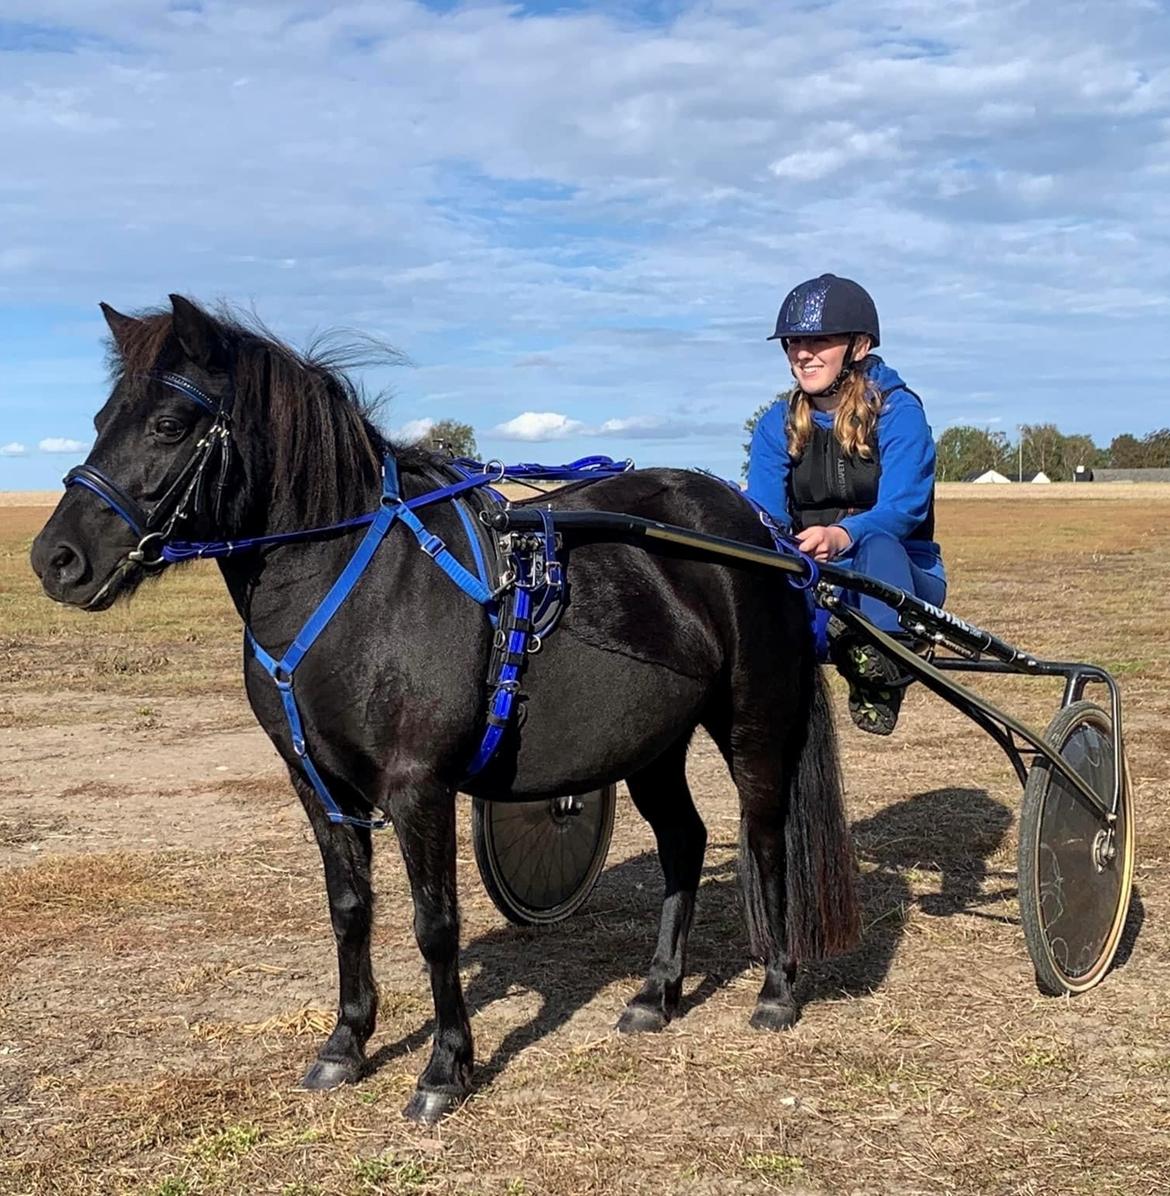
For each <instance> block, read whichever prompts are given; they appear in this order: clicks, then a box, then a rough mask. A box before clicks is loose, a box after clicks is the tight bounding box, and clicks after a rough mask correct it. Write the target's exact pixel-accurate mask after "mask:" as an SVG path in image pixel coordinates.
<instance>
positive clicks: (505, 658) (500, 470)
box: [65, 373, 633, 830]
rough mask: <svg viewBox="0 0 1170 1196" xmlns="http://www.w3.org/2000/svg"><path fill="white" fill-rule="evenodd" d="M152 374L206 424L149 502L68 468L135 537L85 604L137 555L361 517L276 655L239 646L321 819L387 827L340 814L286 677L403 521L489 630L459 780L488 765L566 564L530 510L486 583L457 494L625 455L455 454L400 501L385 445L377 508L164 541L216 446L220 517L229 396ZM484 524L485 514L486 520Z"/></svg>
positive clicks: (551, 476) (574, 476)
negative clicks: (509, 461)
mask: <svg viewBox="0 0 1170 1196" xmlns="http://www.w3.org/2000/svg"><path fill="white" fill-rule="evenodd" d="M153 377H155V378H156V379H157V380H158V381H159V382H162V383H163V384H164V385H166V386H169V387H171V388H172V389H174V390H177V391H179V392H181V393H182V394H184V395H185V396H186V397H187V398H189V399H191V400H193V401H194V402H196V403H198V404H199V406H201V407H202V408H203V409H204V410H205V411H206V412H208V414H210V415H211V416H212V417H213V418H212V423H211V426H210V427H209V428H208V430H207V432H206V433H204V435H203V436H202V437H201V438H200V439H199V440H198V441H197V442H196V444H195V446H194V449H193V450H192V452H191V455H190V456H189V457H188V459H187V461H186V462H185V463H184V465H183V467H182V468H181V469H180V470H179V473H178V475H177V476H176V478H175V480H174V481H173V482H172V483H171V484H170V486H168V487H167V490H166V492H165V493H164V494H163V496H162V498H160V499H159V501H158V502H157V503H155V504H154V507H153V508H152V509H151V510H149V511H148V510H146V509H145V508H143V506H142V505H141V504H140V503H139V502H138V501H137V500H136V499H134V498H133V497H131V495H129V494H128V493H127V492H126V491H125V490H124V489H123V488H122V487H121V486H120V485H119V484H118V483H117V482H115V481H114V480H113V479H112V478H110V477H108V476H107V475H106V474H104V473H102V471H101V470H99V469H98V468H97V467H96V466H93V465H79V466H77V467H76V468H74V469H71V470H70V471H69V473H68V474H67V475H66V477H65V485H66V486H67V487H68V486H82V487H84V488H85V489H87V490H90V491H91V492H92V493H94V494H96V495H97V496H98V498H100V499H101V500H102V501H103V502H104V503H105V504H106V505H107V506H108V507H110V508H111V510H113V511H114V512H115V513H116V514H117V515H119V516H120V517H121V518H122V519H123V520H124V521H125V523H126V524H127V525H128V526H129V527H130V529H131V530H132V531H133V532H134V534H135V535H136V536H138V537H139V540H138V545H137V547H135V548H134V549H132V550H131V551H130V552H128V553H127V554H126V556H125V557H124V558H123V559H122V560H121V561H119V562H118V564H117V565H116V566H115V567H114V569H113V570H112V571H111V573H110V576H109V577H108V578H107V579H106V582H105V584H104V585H103V586H102V587H101V589H100V590H99V591H98V592H97V594H96V595H95V596H94V597H93V598H91V599H90V602H89V605H91V606H92V605H94V604H96V603H97V602H99V601H100V600H101V599H102V598H104V597H105V595H106V594H107V593H108V592H109V589H110V587H111V586H112V585H113V584H114V583H115V581H116V580H117V579H118V578H119V577H120V576H121V575H122V573H123V572H125V570H126V569H128V568H130V567H131V566H132V565H141V566H142V567H143V568H146V569H162V568H165V567H166V566H167V565H169V564H173V563H176V562H179V561H187V560H193V559H199V558H221V557H227V556H233V555H235V554H236V553H239V552H251V551H256V550H257V549H260V548H264V547H271V546H277V545H282V544H293V543H298V542H304V541H308V540H320V539H325V538H327V537H328V536H331V535H334V534H336V533H339V532H343V531H347V530H350V529H353V528H358V527H365V528H366V529H367V530H366V534H365V535H364V536H363V537H362V540H361V543H360V544H359V545H358V547H357V548H356V549H355V550H354V553H353V555H352V556H351V557H350V559H349V561H348V563H347V564H346V566H345V568H344V569H343V570H342V572H341V574H340V575H339V576H338V578H337V580H336V581H335V582H334V583H333V585H332V586H331V587H330V589H329V592H328V593H327V594H326V595H325V597H324V598H323V599H322V600H321V602H320V603H319V604H318V606H317V608H316V610H314V611H313V613H312V614H311V615H310V616H309V618H308V620H307V621H306V623H305V625H304V626H303V627H302V628H301V630H300V632H298V634H297V636H296V638H295V639H294V640H293V642H292V644H291V645H290V646H289V648H288V650H287V651H286V652H285V653H284V655H283V656H282V657H281V658H280V659H279V660H277V659H276V658H275V657H273V656H272V655H271V654H270V653H269V652H267V651H266V650H265V649H264V648H263V647H262V646H261V645H260V644H259V643H258V642H257V640H256V638H255V636H253V634H252V631H251V629H250V628H248V627H245V629H244V635H245V643H246V645H247V647H248V649H249V650H250V651H251V653H252V654H253V656H255V658H256V660H257V662H258V663H259V664H260V665H261V666H262V667H263V668H264V670H265V671H266V672H267V673H268V675H269V676H270V677H271V678H272V680H273V683H274V684H275V685H276V688H277V691H278V693H279V695H280V700H281V705H282V706H283V708H284V714H285V719H286V721H287V723H288V728H289V735H290V737H291V741H292V749H293V752H294V753H295V755H296V756H297V758H298V759H299V761H300V764H301V769H302V771H303V773H304V775H305V777H306V778H307V780H308V781H309V783H310V784H311V785H312V787H313V790H314V792H315V793H316V794H317V797H318V799H319V800H320V802H321V805H322V807H323V808H324V810H325V813H326V816H327V817H328V819H329V821H330V822H333V823H340V824H344V825H347V826H356V827H362V828H366V829H370V830H378V829H381V828H383V827H385V826H388V825H389V820H388V819H385V818H356V817H354V816H353V815H350V814H346V813H344V812H343V811H342V810H341V808H340V807H339V806H338V805H337V802H336V801H335V800H334V798H333V796H332V794H331V793H330V791H329V787H328V785H327V784H326V783H325V780H324V778H323V777H322V776H321V773H320V771H319V770H318V768H317V766H316V765H315V764H314V762H313V759H312V756H311V755H310V752H309V747H308V744H307V742H306V739H305V733H304V726H303V722H302V720H301V715H300V709H299V707H298V705H297V700H296V696H295V694H294V691H293V675H294V673H295V672H296V668H297V666H298V665H299V664H300V663H301V661H302V660H303V659H304V657H305V655H306V654H307V653H308V651H309V650H310V648H312V646H313V644H314V642H315V641H316V640H317V637H318V636H319V635H320V634H321V632H322V631H324V630H325V628H326V627H327V626H328V624H329V622H330V620H331V619H332V618H333V616H334V615H335V614H336V613H337V611H338V610H339V609H340V608H341V605H342V604H343V603H344V602H345V600H346V598H347V597H348V596H349V594H350V592H351V591H352V590H353V588H354V586H355V585H356V584H357V583H358V581H359V579H360V578H361V576H362V574H363V573H364V572H365V570H366V568H367V566H368V565H369V564H370V562H371V561H372V560H373V558H374V555H375V553H376V552H377V550H378V548H379V546H380V545H381V543H382V541H383V540H384V539H385V537H386V534H387V533H388V532H389V531H390V529H391V527H393V525H394V524H395V523H401V524H404V525H405V526H406V528H407V529H408V530H409V531H410V532H411V534H412V535H413V536H414V538H415V539H416V540H417V541H418V546H419V548H420V550H421V551H423V552H424V553H426V555H427V556H429V557H430V558H431V559H432V560H433V561H434V562H435V564H436V565H438V567H439V568H440V569H442V570H443V572H444V573H446V574H447V576H448V577H449V578H450V579H451V580H452V581H453V582H454V583H455V584H456V585H457V586H458V587H459V589H460V590H462V591H463V592H464V593H465V594H467V595H468V597H470V598H471V599H472V600H473V601H474V602H476V603H477V604H478V605H479V606H481V607H482V608H483V609H484V610H485V612H486V613H487V615H488V617H489V619H491V621H492V624H493V626H495V628H496V632H495V638H494V641H493V649H492V654H491V661H490V663H489V668H488V691H489V697H488V703H487V718H486V727H485V729H484V732H483V735H482V737H481V741H480V745H479V748H478V749H477V751H476V752H475V755H474V756H473V758H472V760H471V763H470V766H469V768H468V772H467V777H465V778H464V779H465V780H466V779H468V778H470V777H472V776H475V775H476V774H477V773H478V772H480V771H481V770H482V769H483V768H485V767H486V766H487V764H488V763H489V762H490V761H491V759H492V757H493V755H494V754H495V751H496V748H497V747H498V746H499V744H500V741H501V740H502V739H503V736H504V734H505V732H506V730H507V728H508V725H509V723H510V721H511V715H512V710H513V707H514V705H515V701H516V696H517V692H518V690H519V684H520V675H521V673H522V671H523V667H524V661H525V658H526V656H527V655H528V654H529V653H531V652H535V651H538V650H539V648H540V644H541V635H542V634H547V633H548V632H550V631H551V630H552V628H553V627H554V626H555V625H556V623H557V621H558V619H559V617H560V613H561V609H562V607H563V600H564V595H565V586H564V576H563V568H562V565H561V562H560V560H559V558H558V556H557V537H556V535H555V532H554V530H553V520H552V516H551V514H550V513H549V512H547V511H539V512H538V513H539V516H540V521H541V529H540V532H539V533H538V534H535V535H531V534H530V535H514V536H508V537H504V538H503V542H502V543H499V548H500V549H501V550H502V552H503V555H504V557H505V558H506V560H507V562H508V567H507V568H506V569H503V570H502V574H501V576H500V577H499V579H498V584H493V582H494V580H495V579H493V578H492V577H491V576H489V573H488V567H487V563H486V561H485V558H484V554H483V551H482V549H481V547H480V545H479V541H478V537H477V534H476V529H475V525H474V524H473V522H472V519H471V517H470V516H469V515H468V513H467V509H466V504H465V502H464V501H461V499H462V496H463V495H464V494H466V493H467V492H469V491H471V490H474V489H477V488H484V489H485V490H486V491H487V493H488V494H489V495H490V496H491V498H492V499H493V500H494V501H495V502H496V503H503V501H504V499H503V497H502V496H501V495H500V494H498V493H497V492H496V491H494V490H492V489H490V485H491V483H493V482H498V481H501V480H502V479H503V478H504V477H506V476H509V477H510V476H515V477H516V478H518V479H525V478H526V479H529V480H536V479H539V480H542V481H595V480H598V479H600V478H603V477H609V476H612V475H614V474H618V473H624V472H626V471H627V470H629V469H631V468H633V462H632V461H622V462H615V461H613V460H611V459H610V458H609V457H601V456H591V457H582V458H580V459H579V460H576V461H573V462H571V463H569V464H568V465H560V466H548V465H536V464H531V463H524V464H520V465H516V466H513V467H508V466H504V465H503V464H501V463H498V462H492V463H489V464H487V465H482V464H481V463H480V462H478V461H472V460H471V459H469V458H455V459H453V460H452V461H451V463H450V464H451V466H452V468H454V469H455V471H456V472H457V473H459V474H461V475H462V476H461V477H460V479H459V480H458V481H456V482H452V483H449V484H448V485H443V486H438V487H436V488H435V489H433V490H429V491H427V492H426V493H424V494H420V495H416V496H415V497H414V498H410V499H405V498H403V497H402V495H401V491H400V487H399V481H398V463H397V461H396V459H395V458H394V455H393V454H392V453H387V454H386V456H385V458H384V459H383V462H382V495H381V499H380V502H379V505H378V509H377V510H375V511H370V512H367V513H366V514H363V515H357V516H355V517H353V518H351V519H345V520H341V521H340V522H337V523H331V524H327V525H325V526H323V527H314V528H304V529H299V530H297V531H292V532H279V533H274V534H271V535H266V536H254V537H250V538H246V539H239V540H215V541H185V540H172V539H171V534H172V532H173V531H174V529H175V527H176V526H177V525H178V524H179V523H180V522H181V521H182V520H184V519H187V518H189V517H190V516H191V515H193V514H198V513H199V511H200V510H201V498H202V492H203V480H204V477H205V475H206V473H207V471H208V469H209V468H210V465H211V462H212V460H213V458H214V456H215V455H216V453H217V452H218V454H219V459H220V460H219V464H220V469H219V480H218V484H217V488H216V495H215V501H214V506H213V512H214V516H215V518H217V519H218V516H219V511H220V507H221V503H222V499H223V492H224V488H225V483H226V474H227V469H228V465H229V463H230V454H231V448H232V443H231V427H230V401H229V399H228V398H225V399H222V400H220V401H219V402H218V403H217V402H215V400H213V399H211V398H209V397H208V396H207V395H206V394H204V393H203V392H202V391H201V390H200V389H199V388H198V387H197V386H195V384H194V383H192V382H191V381H189V380H188V379H187V378H184V377H182V376H181V375H179V374H170V373H162V374H155V375H153ZM176 495H177V496H178V497H177V499H175V496H176ZM172 499H175V501H174V505H173V507H172V506H171V505H170V504H171V502H172ZM444 501H451V502H453V503H454V504H455V509H456V511H457V512H458V514H459V517H460V521H461V523H462V525H463V528H464V531H465V532H466V534H467V538H468V541H469V543H470V545H471V551H472V555H473V557H474V561H475V567H476V573H472V572H471V571H470V570H469V569H467V568H465V567H464V566H463V565H462V564H461V563H460V562H459V561H458V560H457V559H456V557H455V556H454V554H453V553H452V552H451V551H450V549H449V548H448V547H447V545H446V543H445V542H444V541H443V540H442V538H441V537H439V536H437V535H435V534H434V533H432V532H430V531H428V530H427V528H426V527H425V526H424V524H423V523H422V521H421V520H420V519H419V517H418V516H417V515H416V514H415V513H414V512H415V510H416V509H417V508H421V507H425V506H429V505H431V504H433V503H438V502H444ZM192 504H194V505H192ZM482 522H484V523H485V524H486V522H487V521H486V520H483V521H482ZM151 545H155V546H156V550H157V555H154V556H148V555H147V548H148V546H151ZM477 574H478V575H477Z"/></svg>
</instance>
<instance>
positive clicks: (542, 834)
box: [471, 785, 617, 926]
mask: <svg viewBox="0 0 1170 1196" xmlns="http://www.w3.org/2000/svg"><path fill="white" fill-rule="evenodd" d="M616 805H617V786H616V785H606V786H604V787H603V788H601V789H594V790H593V791H592V792H590V793H580V794H576V795H574V796H571V797H555V798H552V799H551V800H545V801H534V802H492V801H481V800H480V799H479V798H476V799H475V800H474V802H473V803H472V812H471V835H472V840H473V842H474V844H475V862H476V863H477V864H478V865H479V874H480V876H481V877H482V878H483V884H484V888H486V889H487V891H488V896H489V897H491V899H492V901H494V902H495V905H496V908H497V909H498V910H499V911H500V913H502V914H503V915H504V917H506V918H507V919H508V920H509V921H511V922H517V923H519V924H520V925H521V926H539V925H542V924H546V923H549V922H559V921H561V920H562V919H563V918H567V917H568V916H569V915H570V914H572V913H574V912H576V910H578V909H579V908H580V907H581V906H582V905H583V904H584V903H585V900H586V899H587V898H588V896H589V894H590V893H591V892H592V891H593V886H594V885H595V884H596V883H597V878H598V877H599V876H600V875H601V869H602V868H603V867H604V866H605V854H606V852H607V851H608V850H609V839H610V835H612V834H613V812H614V808H615V806H616Z"/></svg>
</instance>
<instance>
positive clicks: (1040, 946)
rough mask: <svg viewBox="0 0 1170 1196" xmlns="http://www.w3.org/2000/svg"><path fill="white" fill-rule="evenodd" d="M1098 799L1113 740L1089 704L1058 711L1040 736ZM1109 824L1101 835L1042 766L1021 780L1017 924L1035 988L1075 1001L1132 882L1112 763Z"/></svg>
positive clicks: (1123, 911)
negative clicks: (1113, 807)
mask: <svg viewBox="0 0 1170 1196" xmlns="http://www.w3.org/2000/svg"><path fill="white" fill-rule="evenodd" d="M1044 737H1045V739H1046V740H1047V742H1048V743H1049V744H1050V745H1051V746H1052V747H1053V748H1054V749H1055V751H1056V752H1058V753H1059V754H1060V756H1061V757H1062V759H1064V760H1065V761H1066V762H1067V763H1068V764H1070V765H1071V766H1072V768H1073V770H1074V771H1075V772H1076V773H1077V775H1078V776H1080V777H1081V778H1082V779H1083V780H1085V781H1087V782H1088V783H1089V785H1090V786H1091V787H1092V789H1093V790H1094V792H1096V793H1098V794H1099V795H1100V796H1101V799H1102V801H1104V802H1105V803H1106V804H1109V803H1110V801H1111V797H1112V794H1113V732H1112V725H1111V722H1110V718H1109V715H1108V714H1106V713H1105V711H1104V710H1102V709H1101V708H1100V707H1099V706H1097V705H1095V704H1094V703H1092V702H1074V703H1073V704H1072V705H1071V706H1067V707H1065V708H1064V709H1063V710H1061V711H1060V712H1059V713H1058V714H1057V715H1056V717H1055V718H1054V719H1053V720H1052V722H1051V723H1050V724H1049V725H1048V730H1047V731H1046V732H1045V735H1044ZM1121 776H1122V791H1121V801H1120V803H1119V805H1118V810H1117V822H1116V823H1115V825H1114V827H1113V828H1112V830H1111V829H1110V828H1109V826H1108V825H1107V823H1106V822H1105V819H1104V818H1103V816H1102V814H1101V812H1100V811H1099V810H1095V809H1093V808H1092V807H1091V806H1090V805H1089V803H1088V802H1087V801H1086V800H1085V799H1084V798H1083V797H1082V796H1081V795H1080V794H1079V793H1077V791H1076V790H1075V789H1074V788H1073V786H1072V785H1071V784H1070V783H1069V782H1068V781H1066V780H1065V779H1064V778H1063V777H1062V776H1061V775H1060V774H1059V773H1058V772H1057V771H1056V770H1055V769H1054V768H1052V766H1051V765H1050V764H1049V763H1048V762H1047V761H1046V760H1045V759H1044V758H1043V757H1038V758H1037V759H1036V761H1035V763H1034V764H1033V765H1032V767H1031V769H1030V770H1029V772H1028V780H1027V783H1026V784H1025V786H1024V800H1023V805H1022V807H1021V810H1020V855H1019V877H1020V918H1021V921H1022V922H1023V925H1024V938H1025V940H1026V941H1027V944H1028V953H1029V954H1030V955H1031V956H1032V962H1033V964H1035V966H1036V983H1037V985H1038V986H1039V988H1040V990H1041V991H1042V992H1045V993H1049V994H1051V995H1053V996H1060V995H1063V994H1065V993H1082V992H1085V991H1086V990H1088V989H1090V988H1092V987H1093V986H1094V985H1095V984H1097V983H1099V982H1100V980H1101V978H1102V977H1103V976H1104V975H1105V973H1106V972H1108V970H1109V965H1110V964H1111V963H1112V962H1113V956H1114V955H1115V954H1116V952H1117V948H1118V945H1119V944H1120V942H1121V936H1122V931H1123V930H1124V928H1125V920H1126V915H1127V913H1128V912H1129V895H1130V888H1131V886H1132V883H1133V808H1132V803H1131V798H1130V789H1129V772H1128V769H1126V767H1125V762H1124V760H1123V761H1122V774H1121Z"/></svg>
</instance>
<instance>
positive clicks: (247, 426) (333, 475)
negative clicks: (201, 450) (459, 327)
mask: <svg viewBox="0 0 1170 1196" xmlns="http://www.w3.org/2000/svg"><path fill="white" fill-rule="evenodd" d="M200 310H201V311H202V312H203V314H204V315H205V316H206V318H207V319H208V320H209V321H210V322H211V323H212V324H213V325H214V326H215V330H216V332H217V334H218V336H219V338H220V341H221V342H222V344H223V346H224V348H225V350H226V356H227V358H228V360H230V362H231V363H232V364H231V374H232V378H233V383H234V386H235V399H234V403H233V425H234V429H233V430H234V433H235V436H236V438H237V440H238V441H239V442H240V448H241V450H242V452H243V455H244V456H245V457H248V456H250V454H251V453H252V452H253V451H254V450H255V448H256V447H257V446H258V445H259V444H260V443H261V442H262V443H263V444H264V445H265V446H266V450H267V454H268V467H269V470H268V472H269V474H270V485H271V496H270V498H271V500H272V501H273V502H279V503H285V502H287V503H290V504H291V505H292V506H293V507H294V508H295V510H296V513H297V517H298V518H301V519H304V520H307V521H309V522H311V523H323V522H329V521H333V520H336V519H341V518H344V517H346V516H347V515H352V514H356V513H358V512H359V511H360V510H363V509H365V508H366V507H367V506H368V498H367V494H368V492H369V490H370V488H371V487H373V486H376V484H377V482H378V479H379V476H380V471H381V463H382V459H383V457H384V455H385V454H386V453H387V452H393V453H394V455H395V457H396V458H397V459H398V461H399V469H400V471H402V472H406V473H414V472H422V471H423V470H425V469H427V468H428V467H430V468H433V467H434V466H435V465H436V464H438V462H439V458H438V457H436V456H435V455H434V454H432V453H430V452H428V451H427V450H425V449H422V448H419V447H416V446H413V445H408V446H400V445H396V444H392V443H391V442H390V441H389V440H388V439H387V437H386V436H385V435H384V433H383V432H382V431H381V430H380V429H379V428H378V426H377V424H376V422H375V420H376V416H377V413H378V410H379V408H380V407H381V405H382V400H383V396H380V395H379V396H374V397H372V398H371V397H369V396H367V395H366V393H365V392H364V390H363V389H362V387H361V385H360V384H359V383H357V382H355V381H354V380H353V378H351V377H350V375H349V372H348V371H351V370H354V369H356V368H359V367H363V366H370V365H374V364H400V363H401V362H402V361H403V357H402V354H400V353H399V352H397V351H396V350H395V349H393V348H391V347H390V346H389V345H387V344H384V343H383V342H380V341H377V340H375V339H373V338H369V337H360V336H354V335H352V334H351V335H347V336H344V337H343V336H342V335H340V334H338V333H328V334H325V335H322V336H319V337H317V338H315V340H314V341H313V342H312V344H310V346H309V347H308V348H307V349H305V350H304V351H301V350H297V349H294V348H293V347H292V346H290V345H288V344H286V343H285V342H284V341H282V340H280V339H279V338H278V337H276V336H274V335H273V334H272V333H271V332H270V331H269V330H268V329H267V328H266V327H264V325H263V324H261V323H260V322H259V321H258V320H257V319H255V317H252V316H247V315H244V314H242V313H239V312H237V311H235V310H233V309H231V308H229V307H227V306H221V307H219V308H218V309H217V311H216V312H214V313H212V312H209V311H207V310H206V309H203V308H201V309H200ZM180 357H181V350H180V348H179V345H178V341H177V339H176V337H175V336H174V332H173V326H172V313H171V312H170V311H169V310H165V309H155V310H151V311H147V312H143V313H140V314H139V315H138V316H137V323H136V324H135V325H134V326H133V328H132V330H131V331H130V332H129V333H128V334H127V335H125V336H120V337H119V344H118V345H115V346H113V347H112V349H111V352H110V354H109V365H110V369H111V372H112V373H113V374H114V375H115V377H116V378H119V379H121V380H123V381H124V382H125V383H127V384H128V385H130V386H140V387H145V384H146V382H147V380H148V379H149V377H150V374H151V372H152V371H156V370H159V369H168V368H173V367H174V366H175V365H176V364H177V363H178V361H179V359H180ZM245 442H246V443H245Z"/></svg>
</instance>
